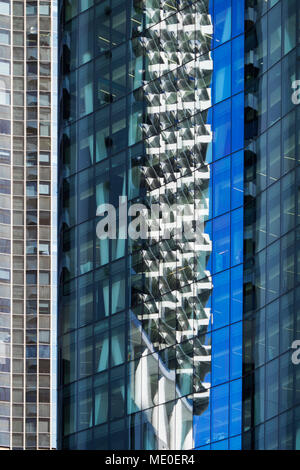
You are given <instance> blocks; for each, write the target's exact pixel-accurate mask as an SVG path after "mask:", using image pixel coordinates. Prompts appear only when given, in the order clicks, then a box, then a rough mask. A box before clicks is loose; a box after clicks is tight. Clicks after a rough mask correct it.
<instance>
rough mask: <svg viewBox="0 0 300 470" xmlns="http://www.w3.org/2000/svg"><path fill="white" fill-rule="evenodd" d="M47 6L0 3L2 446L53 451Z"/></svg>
mask: <svg viewBox="0 0 300 470" xmlns="http://www.w3.org/2000/svg"><path fill="white" fill-rule="evenodd" d="M55 8H56V6H55V2H50V1H45V0H40V1H13V0H11V1H10V0H3V1H0V165H1V167H0V178H1V179H0V232H1V235H0V253H1V254H0V273H1V274H0V323H1V329H0V335H1V336H0V338H1V339H0V447H1V448H2V449H49V448H51V447H53V443H52V442H51V439H50V435H51V434H52V432H53V429H52V413H53V411H54V413H55V410H52V406H51V402H54V400H53V397H54V395H55V394H54V391H53V392H52V389H54V387H55V388H56V383H53V380H52V377H53V373H54V371H55V361H53V362H52V363H51V360H50V357H51V355H52V356H53V357H55V355H56V351H55V346H54V344H52V339H53V337H54V336H53V337H51V331H53V332H54V331H55V330H56V328H55V323H56V322H55V320H54V321H52V318H54V317H52V315H51V312H52V311H53V302H54V301H55V296H56V294H55V289H54V286H55V285H56V273H55V271H56V267H55V263H56V260H55V258H54V251H55V246H56V230H55V218H56V215H55V212H56V202H55V201H56V194H55V191H56V189H55V186H54V184H53V182H54V181H55V176H54V179H53V178H52V175H55V171H54V164H55V158H56V155H55V142H56V129H55V130H53V122H54V121H56V103H55V99H53V88H52V84H53V80H52V78H53V77H52V73H53V65H54V63H55V60H54V55H53V47H52V46H53V38H54V33H55V27H53V25H52V22H53V15H54V10H55ZM53 213H54V216H52V214H53ZM52 347H53V348H54V350H53V351H52V349H51V348H52ZM51 395H52V399H51Z"/></svg>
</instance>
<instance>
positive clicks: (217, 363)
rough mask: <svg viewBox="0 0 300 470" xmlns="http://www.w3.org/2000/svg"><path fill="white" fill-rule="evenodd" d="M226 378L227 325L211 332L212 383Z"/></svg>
mask: <svg viewBox="0 0 300 470" xmlns="http://www.w3.org/2000/svg"><path fill="white" fill-rule="evenodd" d="M228 380H229V328H228V327H227V328H221V329H220V330H217V331H213V332H212V385H213V386H215V385H219V384H221V383H224V382H227V381H228ZM227 421H228V417H227Z"/></svg>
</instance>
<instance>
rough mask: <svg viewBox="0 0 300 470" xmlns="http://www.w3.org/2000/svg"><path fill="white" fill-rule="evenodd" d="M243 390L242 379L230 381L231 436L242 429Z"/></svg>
mask: <svg viewBox="0 0 300 470" xmlns="http://www.w3.org/2000/svg"><path fill="white" fill-rule="evenodd" d="M242 390H243V382H242V380H235V381H234V382H231V383H230V411H229V413H230V414H229V421H230V423H229V430H230V431H229V432H230V436H235V435H237V434H240V433H241V431H242Z"/></svg>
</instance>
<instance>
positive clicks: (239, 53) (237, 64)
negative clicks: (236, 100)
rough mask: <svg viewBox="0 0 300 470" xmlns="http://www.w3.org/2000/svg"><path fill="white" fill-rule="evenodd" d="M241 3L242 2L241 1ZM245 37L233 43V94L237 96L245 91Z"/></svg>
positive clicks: (240, 37)
mask: <svg viewBox="0 0 300 470" xmlns="http://www.w3.org/2000/svg"><path fill="white" fill-rule="evenodd" d="M239 1H240V0H239ZM244 54H245V46H244V36H239V37H238V38H236V39H234V40H233V41H232V94H233V95H235V94H236V93H239V92H240V91H242V90H243V89H244V74H245V69H244V60H245V59H244Z"/></svg>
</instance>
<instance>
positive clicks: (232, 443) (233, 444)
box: [229, 436, 242, 450]
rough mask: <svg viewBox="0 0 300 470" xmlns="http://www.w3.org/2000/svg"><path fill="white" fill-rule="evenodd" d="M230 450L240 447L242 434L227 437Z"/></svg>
mask: <svg viewBox="0 0 300 470" xmlns="http://www.w3.org/2000/svg"><path fill="white" fill-rule="evenodd" d="M229 449H230V450H241V449H242V436H236V437H232V438H231V439H229Z"/></svg>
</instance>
